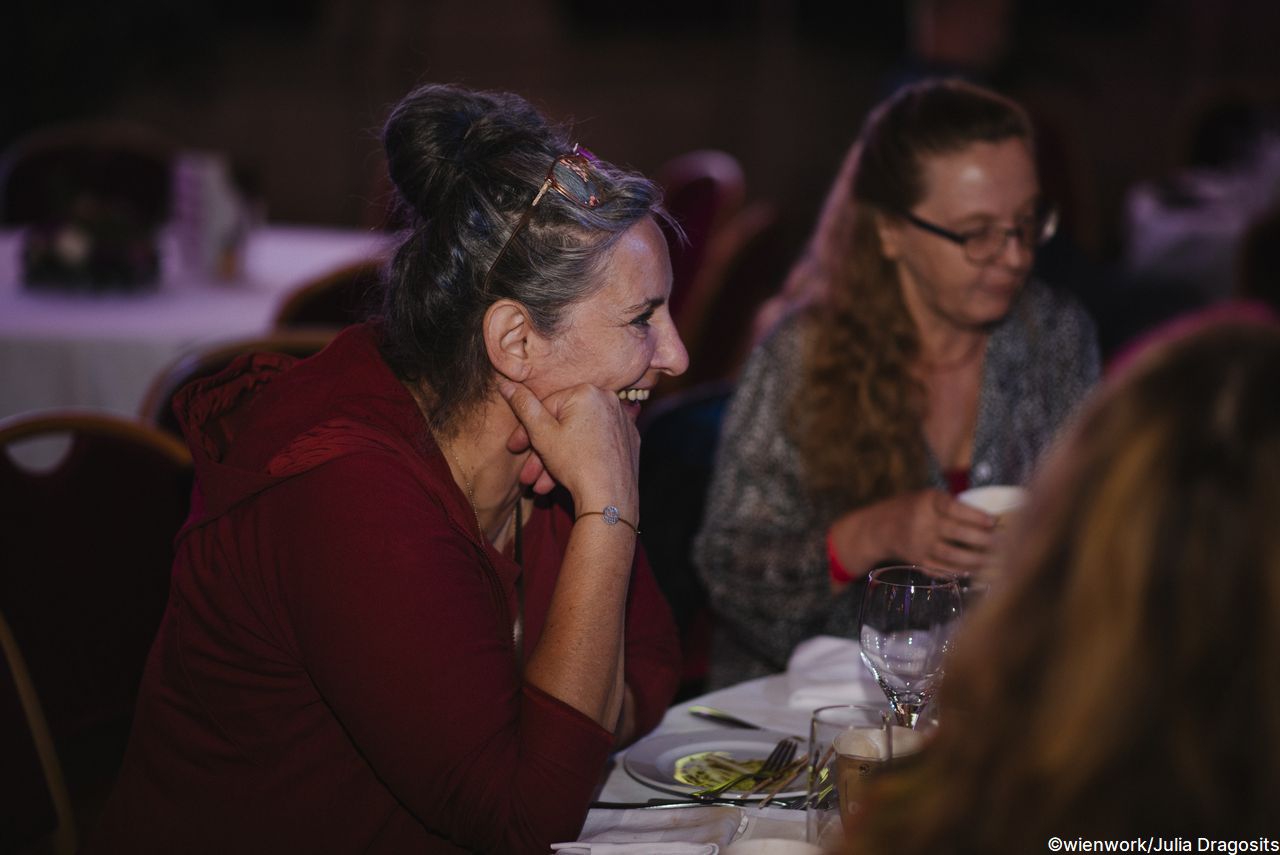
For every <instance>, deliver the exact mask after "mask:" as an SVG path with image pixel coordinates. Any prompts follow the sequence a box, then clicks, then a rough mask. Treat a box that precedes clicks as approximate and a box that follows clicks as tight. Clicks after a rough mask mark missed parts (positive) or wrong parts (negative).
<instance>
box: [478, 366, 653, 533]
mask: <svg viewBox="0 0 1280 855" xmlns="http://www.w3.org/2000/svg"><path fill="white" fill-rule="evenodd" d="M499 389H500V391H501V392H502V395H503V397H504V398H505V399H506V401H507V403H508V404H509V405H510V407H511V410H512V412H513V413H515V416H516V418H517V419H518V420H519V421H520V425H521V428H523V430H521V429H520V428H517V430H516V431H515V432H513V433H512V435H511V437H510V438H509V439H508V441H507V448H508V449H510V450H515V449H521V448H530V447H531V448H532V449H533V453H532V454H531V455H530V459H529V460H528V461H526V462H525V466H524V468H523V469H522V470H521V474H520V479H521V481H522V482H523V483H530V480H532V483H533V484H534V490H535V492H539V491H540V488H541V487H543V486H546V487H547V489H550V487H551V486H553V484H552V482H551V479H552V478H554V479H555V481H558V482H560V483H561V484H563V485H564V486H565V487H566V488H568V490H569V492H570V493H571V494H572V495H573V498H574V501H575V503H576V504H578V505H579V506H580V507H594V506H595V505H596V504H600V505H601V507H603V505H604V504H615V505H617V506H618V507H619V508H620V509H623V510H624V511H630V512H631V513H633V514H634V513H635V511H636V510H637V509H638V506H639V499H638V495H637V489H636V471H637V469H638V466H639V456H640V437H639V434H638V433H637V432H636V429H635V425H634V424H632V423H631V420H630V419H629V418H627V415H626V413H625V412H624V411H623V409H622V405H621V404H620V403H619V401H618V398H617V396H616V395H614V394H611V393H609V392H606V391H604V390H602V389H598V388H596V387H595V386H590V385H586V384H583V385H579V386H573V387H570V388H568V389H561V390H559V391H557V392H553V393H552V394H551V395H548V396H547V397H546V399H545V400H541V401H540V400H538V397H537V396H536V395H534V394H533V392H531V391H530V390H529V389H528V387H526V386H524V385H523V384H520V383H511V382H503V383H501V384H499ZM535 458H536V462H535ZM543 479H546V480H545V481H544V480H543ZM624 505H625V506H626V507H625V508H624Z"/></svg>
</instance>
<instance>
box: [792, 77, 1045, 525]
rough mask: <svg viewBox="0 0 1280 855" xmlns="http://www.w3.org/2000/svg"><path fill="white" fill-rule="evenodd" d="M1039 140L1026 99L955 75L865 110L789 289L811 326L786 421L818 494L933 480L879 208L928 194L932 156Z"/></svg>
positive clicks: (885, 490) (910, 341) (912, 355)
mask: <svg viewBox="0 0 1280 855" xmlns="http://www.w3.org/2000/svg"><path fill="white" fill-rule="evenodd" d="M1014 138H1018V139H1025V140H1027V142H1028V144H1029V145H1030V143H1031V141H1032V130H1031V122H1030V120H1029V119H1028V118H1027V115H1026V113H1025V112H1024V111H1023V109H1022V108H1021V107H1019V106H1018V105H1017V104H1015V103H1014V102H1013V101H1010V100H1009V99H1007V98H1005V97H1003V96H1001V95H997V94H996V93H994V92H991V91H989V90H987V89H983V88H981V87H978V86H975V85H973V84H970V83H965V82H962V81H958V80H930V81H925V82H923V83H917V84H914V85H910V86H906V87H903V88H902V89H900V90H898V91H897V92H896V93H895V94H894V95H893V96H892V97H891V98H889V100H887V101H885V102H884V103H883V104H881V105H880V106H878V107H877V108H876V109H875V110H873V111H872V113H871V114H870V116H868V118H867V120H866V123H865V124H864V125H863V128H862V132H861V133H860V134H859V135H858V138H857V140H855V141H854V144H853V146H852V147H851V148H850V149H849V153H848V155H846V157H845V161H844V165H843V166H842V167H841V170H840V173H839V175H838V176H837V178H836V181H835V183H834V184H833V185H832V188H831V191H830V194H829V195H828V197H827V202H826V204H825V206H824V208H823V212H822V216H821V217H820V218H819V221H818V225H817V227H816V229H815V231H814V235H813V238H812V239H811V240H810V243H809V249H808V251H807V252H806V254H805V256H804V257H803V258H802V259H801V260H800V262H799V263H798V264H797V265H796V267H795V268H794V269H793V270H792V273H791V275H790V277H789V278H788V281H787V284H786V286H785V289H784V290H785V291H786V292H788V293H790V294H793V295H808V306H807V308H806V310H805V312H806V314H807V321H806V322H807V323H809V324H811V325H812V333H813V334H812V335H811V336H809V337H808V339H807V343H806V350H805V359H804V365H805V367H804V373H803V376H802V378H801V380H800V385H799V387H798V389H797V390H796V394H795V395H794V397H793V398H792V402H791V410H790V413H789V418H788V430H789V432H790V434H791V436H792V439H793V440H794V441H795V442H796V444H797V446H798V448H799V450H800V456H801V460H802V461H803V463H804V466H805V475H806V483H807V484H808V486H809V489H810V490H811V491H813V492H814V493H815V494H822V493H829V494H835V495H837V496H839V497H841V498H842V499H843V500H844V501H846V502H848V503H849V504H850V505H851V506H858V505H862V504H867V503H869V502H872V501H875V500H877V499H881V498H885V497H888V496H892V495H895V494H897V493H900V492H903V491H904V490H908V489H912V488H914V487H919V486H923V485H924V484H925V483H926V481H927V478H928V471H927V461H928V450H927V448H926V445H925V440H924V437H923V435H922V432H921V424H922V423H923V421H924V415H925V407H926V405H927V400H926V395H925V390H924V386H923V384H921V382H920V381H919V380H918V379H917V378H916V377H915V376H914V375H913V374H912V368H913V366H914V365H915V363H916V361H917V360H918V358H919V356H920V340H919V335H918V332H917V330H916V326H915V323H914V322H913V321H912V319H911V316H910V314H909V313H908V311H907V307H906V304H905V302H904V301H903V298H902V290H901V286H900V285H899V282H898V275H897V270H896V268H895V266H894V264H893V263H892V262H891V261H889V260H888V259H887V258H885V255H884V251H883V248H882V247H881V244H880V236H879V233H878V229H877V218H878V217H884V216H889V217H892V216H895V215H897V214H899V213H901V212H904V211H907V210H909V209H910V208H912V207H914V206H915V205H916V204H918V203H919V202H920V201H921V199H923V198H924V196H925V193H926V192H927V189H928V188H926V187H925V186H924V180H923V167H924V163H923V162H924V160H925V159H926V158H928V157H931V156H936V155H942V154H951V153H955V152H958V151H961V150H963V149H964V148H966V147H967V146H969V145H972V144H973V143H977V142H1002V141H1004V140H1007V139H1014Z"/></svg>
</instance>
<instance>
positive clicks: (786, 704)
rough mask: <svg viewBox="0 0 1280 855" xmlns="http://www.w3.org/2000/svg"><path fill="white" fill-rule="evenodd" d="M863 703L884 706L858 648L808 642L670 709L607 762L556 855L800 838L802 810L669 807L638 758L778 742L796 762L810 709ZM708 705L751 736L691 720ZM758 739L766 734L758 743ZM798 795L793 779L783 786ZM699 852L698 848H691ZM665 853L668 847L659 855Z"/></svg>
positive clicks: (834, 641)
mask: <svg viewBox="0 0 1280 855" xmlns="http://www.w3.org/2000/svg"><path fill="white" fill-rule="evenodd" d="M849 703H853V704H871V705H873V706H878V707H885V708H886V709H887V706H886V700H885V697H884V693H883V692H881V690H880V687H879V686H877V685H876V682H875V679H874V678H873V677H872V676H871V673H870V671H868V669H867V668H866V667H865V666H864V665H863V664H862V661H861V656H860V654H859V649H858V645H857V644H856V643H855V642H852V641H850V640H848V639H840V638H833V637H830V636H818V637H816V638H813V639H809V640H808V641H806V642H804V643H802V644H801V645H800V646H799V647H797V648H796V650H795V652H794V653H793V654H792V657H791V660H790V662H789V663H788V666H787V670H786V671H785V672H782V673H778V674H773V675H770V676H768V677H761V678H758V679H755V680H748V681H746V682H743V683H739V684H737V685H734V686H729V687H726V688H722V689H718V690H715V691H712V692H708V693H707V694H705V695H702V696H700V697H696V698H691V699H689V700H686V701H683V702H681V703H678V704H675V705H674V706H672V707H671V708H670V709H669V710H667V713H666V715H665V716H664V717H663V719H662V722H661V723H660V724H659V725H658V726H657V728H656V729H655V730H654V732H653V733H651V734H649V735H648V736H646V737H644V738H643V739H641V740H640V741H638V742H636V743H635V744H634V745H632V746H630V747H628V748H626V749H624V750H622V751H619V752H618V753H617V754H615V755H614V756H613V758H612V759H611V761H610V764H609V768H608V769H607V770H606V773H605V776H604V779H603V781H602V785H601V787H600V789H599V790H598V792H597V795H596V799H597V800H596V802H595V803H594V804H593V805H592V809H591V811H590V812H589V813H588V815H587V820H586V824H585V825H584V826H583V829H582V832H581V835H580V837H579V841H578V842H577V843H576V844H569V843H566V844H563V846H562V848H560V850H559V855H587V853H590V852H591V851H592V845H593V844H600V845H601V846H602V847H604V846H606V845H607V846H612V847H616V848H612V849H609V850H608V851H611V852H617V853H619V855H621V853H624V852H627V853H630V852H635V853H642V852H643V853H656V852H663V851H672V852H677V851H678V852H682V853H685V852H688V853H692V852H700V851H710V844H712V843H714V844H715V845H716V846H717V847H720V848H723V847H725V846H727V845H729V844H730V843H735V842H738V841H742V840H756V839H762V838H769V839H784V840H797V841H798V840H804V838H805V812H804V810H803V809H799V810H797V809H796V807H795V799H789V800H787V801H788V802H789V803H790V805H791V806H790V807H774V806H768V807H759V806H757V805H756V804H755V803H754V802H751V801H749V802H744V803H743V804H742V806H741V807H738V806H735V805H733V804H732V803H720V804H717V805H714V806H705V807H704V806H694V805H692V804H679V803H681V802H689V801H691V799H690V798H689V796H688V795H686V794H683V793H681V792H680V787H679V786H678V785H677V786H676V787H674V788H667V787H664V786H662V785H661V784H660V783H659V782H657V781H646V780H643V779H644V778H646V777H648V776H647V775H646V774H644V771H643V770H644V769H645V767H646V766H647V764H642V763H639V762H636V761H637V757H638V756H641V755H654V754H658V753H659V752H654V751H653V750H652V748H653V746H654V745H655V744H661V745H666V746H669V750H667V751H664V752H661V756H664V757H668V758H669V757H670V756H674V755H676V754H681V753H684V751H682V749H680V748H679V746H680V745H681V744H684V745H686V747H687V750H689V751H697V750H705V749H708V748H710V749H714V748H715V747H716V746H717V745H718V744H724V745H731V744H734V743H738V742H743V741H757V742H760V743H761V744H762V745H764V746H766V750H767V745H768V744H770V743H772V741H773V740H774V739H775V738H776V737H778V736H780V735H790V736H795V737H796V738H797V741H798V743H799V744H800V746H801V749H800V750H801V753H802V755H803V754H804V752H805V751H806V749H807V747H808V737H809V721H810V718H811V717H812V715H813V710H814V709H816V708H818V707H822V706H827V705H830V704H849ZM698 707H711V708H714V709H718V710H720V711H722V712H725V713H728V714H729V715H731V716H733V717H736V718H738V719H741V720H742V721H744V722H746V723H749V724H753V725H756V727H757V728H759V730H757V731H754V733H755V734H756V735H754V736H752V735H751V734H752V733H753V731H750V730H744V729H741V728H734V727H729V726H726V725H724V724H720V723H717V722H715V721H709V720H707V719H704V718H700V717H698V716H695V715H693V714H692V713H691V712H690V710H691V709H696V708H698ZM766 734H767V735H766ZM792 788H793V790H798V791H799V792H801V793H803V791H804V783H803V776H801V778H800V779H799V780H796V781H795V782H794V783H793V784H792ZM694 843H696V844H701V845H707V846H708V848H707V849H706V850H702V849H699V848H696V847H694V846H693V845H692V844H694ZM667 847H670V849H668V848H667Z"/></svg>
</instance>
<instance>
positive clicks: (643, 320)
mask: <svg viewBox="0 0 1280 855" xmlns="http://www.w3.org/2000/svg"><path fill="white" fill-rule="evenodd" d="M652 319H653V312H645V313H644V314H643V315H641V316H640V317H638V318H636V319H635V320H633V321H632V322H631V325H632V326H633V327H647V326H649V321H651V320H652Z"/></svg>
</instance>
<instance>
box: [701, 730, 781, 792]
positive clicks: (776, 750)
mask: <svg viewBox="0 0 1280 855" xmlns="http://www.w3.org/2000/svg"><path fill="white" fill-rule="evenodd" d="M796 746H797V743H796V739H795V737H794V736H786V737H783V738H782V739H780V740H778V744H777V745H775V746H773V750H772V751H770V752H769V756H768V757H766V758H765V759H764V763H762V764H761V765H760V768H759V769H758V770H756V771H755V772H746V773H744V774H742V775H739V776H738V777H736V778H730V779H729V780H728V781H725V782H724V783H722V784H716V785H715V786H714V787H708V788H706V789H705V790H699V791H698V792H696V793H693V797H694V798H697V799H708V798H714V797H715V796H718V795H720V794H721V793H723V792H725V791H726V790H729V789H731V788H733V787H736V786H737V785H738V784H741V783H742V782H743V781H745V780H747V779H749V778H755V779H759V780H761V781H767V780H769V779H770V778H772V777H773V776H774V775H777V774H778V773H779V772H781V771H782V770H783V769H785V768H787V766H789V765H790V764H791V760H792V758H794V757H795V756H796Z"/></svg>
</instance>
